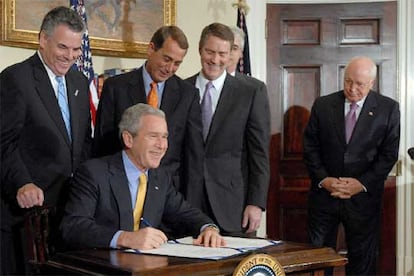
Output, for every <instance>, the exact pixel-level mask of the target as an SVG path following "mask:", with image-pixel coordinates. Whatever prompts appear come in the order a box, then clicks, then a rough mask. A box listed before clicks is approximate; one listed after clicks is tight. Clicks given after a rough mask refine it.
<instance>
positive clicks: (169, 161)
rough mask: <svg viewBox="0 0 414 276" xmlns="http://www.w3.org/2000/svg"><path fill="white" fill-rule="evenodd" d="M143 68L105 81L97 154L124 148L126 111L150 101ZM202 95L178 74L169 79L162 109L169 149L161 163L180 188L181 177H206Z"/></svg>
mask: <svg viewBox="0 0 414 276" xmlns="http://www.w3.org/2000/svg"><path fill="white" fill-rule="evenodd" d="M142 70H143V69H142V67H141V68H139V69H138V70H135V71H132V72H128V73H125V74H122V75H118V76H114V77H111V78H109V79H107V80H106V81H105V82H104V86H103V91H102V96H101V99H100V101H99V107H98V112H97V121H96V126H95V135H94V152H95V155H96V156H102V155H106V154H113V153H115V152H117V151H119V150H121V149H122V144H121V141H120V139H119V134H118V123H119V121H120V120H121V117H122V113H123V112H124V111H125V109H127V108H128V107H130V106H132V105H134V104H137V103H146V102H147V99H146V95H145V88H144V80H143V76H142ZM199 98H200V96H199V93H198V91H197V89H195V88H194V87H193V86H191V85H190V84H188V83H187V82H185V81H183V80H182V79H180V78H179V77H177V76H175V75H174V76H172V77H170V78H169V79H168V80H167V81H166V82H165V87H164V92H163V96H162V100H161V106H160V109H161V110H163V111H164V112H165V115H166V120H167V125H168V132H169V136H168V150H167V152H166V154H165V156H164V158H163V159H162V160H161V167H165V168H168V169H169V170H170V171H171V173H172V175H173V177H174V184H175V185H176V186H177V189H178V190H179V189H180V182H181V181H184V182H185V183H188V182H191V183H194V182H201V181H202V176H201V175H202V157H203V137H202V125H201V109H200V103H199V102H200V100H199ZM180 178H181V179H180Z"/></svg>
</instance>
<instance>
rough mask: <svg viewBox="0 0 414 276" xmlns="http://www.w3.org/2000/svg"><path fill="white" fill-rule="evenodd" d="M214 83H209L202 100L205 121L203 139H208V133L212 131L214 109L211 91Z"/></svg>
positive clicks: (202, 112) (202, 116)
mask: <svg viewBox="0 0 414 276" xmlns="http://www.w3.org/2000/svg"><path fill="white" fill-rule="evenodd" d="M213 87H214V86H213V83H212V82H211V81H209V82H208V83H207V85H206V90H205V91H204V95H203V99H202V100H201V119H202V121H203V138H204V141H205V140H206V139H207V135H208V131H209V129H210V123H211V118H212V117H213V107H212V103H211V91H210V90H211V89H212V88H213Z"/></svg>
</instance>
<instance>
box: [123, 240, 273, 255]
mask: <svg viewBox="0 0 414 276" xmlns="http://www.w3.org/2000/svg"><path fill="white" fill-rule="evenodd" d="M224 240H225V241H226V246H225V247H219V248H212V247H204V246H196V245H193V238H192V237H185V238H182V239H178V240H174V241H173V240H170V241H168V242H167V243H165V244H163V245H161V246H160V247H159V248H157V249H150V250H134V249H127V250H126V251H127V252H133V253H142V254H153V255H163V256H173V257H186V258H197V259H209V260H221V259H224V258H227V257H232V256H236V255H240V254H243V253H245V252H249V251H252V250H255V249H260V248H263V247H267V246H270V245H277V244H280V243H281V241H273V240H266V239H250V238H237V237H224Z"/></svg>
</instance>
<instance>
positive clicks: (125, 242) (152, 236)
mask: <svg viewBox="0 0 414 276" xmlns="http://www.w3.org/2000/svg"><path fill="white" fill-rule="evenodd" d="M167 240H168V239H167V236H166V235H165V234H164V232H162V231H161V230H158V229H155V228H152V227H146V228H143V229H140V230H138V231H135V232H127V231H123V232H122V233H121V234H120V235H119V237H118V242H117V243H118V244H117V246H118V247H121V248H122V247H124V248H132V249H138V250H145V249H153V248H158V247H160V246H161V245H162V244H163V243H166V242H167Z"/></svg>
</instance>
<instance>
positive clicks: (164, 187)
mask: <svg viewBox="0 0 414 276" xmlns="http://www.w3.org/2000/svg"><path fill="white" fill-rule="evenodd" d="M119 132H120V136H121V138H122V141H123V144H124V150H123V151H122V152H118V153H116V154H114V155H110V156H105V157H102V158H101V159H92V160H89V161H87V162H85V163H84V164H83V165H82V166H81V167H80V169H79V170H78V172H77V173H76V175H75V177H74V181H73V184H72V186H71V190H70V194H69V201H68V203H67V205H66V209H65V216H64V218H63V221H62V225H61V229H62V232H63V238H64V240H65V241H66V242H67V243H68V244H69V245H70V246H72V247H77V248H79V247H91V248H95V247H98V248H109V247H110V248H134V249H151V248H157V247H159V246H160V245H161V244H163V243H165V242H166V241H167V237H166V235H165V234H164V232H162V231H161V230H159V229H157V228H158V227H159V226H160V224H161V221H164V222H166V223H167V224H168V223H172V222H174V223H175V224H177V222H178V223H179V224H180V226H181V227H183V228H186V229H187V230H188V232H187V233H188V234H191V235H199V236H198V238H197V239H196V240H195V241H194V243H195V244H204V245H205V246H212V247H218V246H221V245H224V240H223V238H222V237H221V236H220V235H219V231H218V228H217V227H216V226H215V225H214V224H213V221H212V220H211V219H210V218H209V217H207V216H206V215H204V214H203V213H202V212H201V211H200V210H199V209H196V208H194V207H191V206H190V205H189V204H188V203H187V202H186V201H184V198H183V196H182V195H181V194H180V193H178V192H177V191H176V190H175V189H174V186H173V185H172V183H171V182H172V179H171V176H170V175H169V172H168V170H165V169H162V168H159V169H156V168H157V167H158V166H159V164H160V161H161V158H162V157H163V156H164V154H165V152H166V151H167V147H168V141H167V137H168V130H167V123H166V120H165V115H164V112H163V111H161V110H159V109H156V108H153V107H151V106H149V105H146V104H142V103H140V104H137V105H134V106H131V107H129V108H128V109H126V110H125V112H124V114H123V116H122V119H121V121H120V123H119ZM142 177H143V178H144V179H146V178H148V183H147V182H146V180H141V178H142ZM142 185H143V186H142ZM142 187H146V188H143V189H144V191H146V192H144V193H143V194H144V200H143V208H141V209H140V208H138V209H139V210H136V208H137V207H138V206H140V205H139V203H138V202H139V198H140V193H141V189H142ZM141 214H142V215H141ZM138 225H139V227H138Z"/></svg>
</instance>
